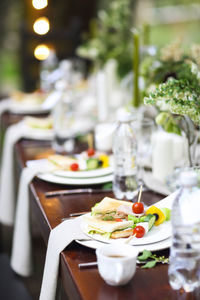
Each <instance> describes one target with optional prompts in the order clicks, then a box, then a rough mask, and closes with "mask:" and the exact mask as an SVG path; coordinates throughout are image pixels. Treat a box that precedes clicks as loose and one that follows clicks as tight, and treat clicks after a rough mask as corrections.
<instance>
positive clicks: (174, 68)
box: [0, 0, 200, 300]
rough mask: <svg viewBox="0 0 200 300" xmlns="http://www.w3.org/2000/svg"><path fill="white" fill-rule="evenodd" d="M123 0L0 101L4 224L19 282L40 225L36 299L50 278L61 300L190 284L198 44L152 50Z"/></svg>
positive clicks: (199, 119) (192, 288)
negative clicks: (35, 85) (36, 77)
mask: <svg viewBox="0 0 200 300" xmlns="http://www.w3.org/2000/svg"><path fill="white" fill-rule="evenodd" d="M130 2H131V1H130V0H112V1H111V3H109V4H108V5H107V6H108V7H107V10H102V11H99V12H98V13H97V15H96V18H95V19H94V20H92V22H91V24H89V27H91V28H90V29H89V30H90V31H91V32H90V33H89V34H86V35H85V36H84V39H83V41H81V45H79V46H78V47H77V49H76V50H75V51H76V53H75V57H71V56H69V57H68V58H67V59H64V60H60V62H58V61H57V63H58V67H57V68H54V70H53V69H52V70H49V71H48V74H47V73H46V75H47V76H46V77H45V76H44V75H45V70H43V72H42V71H41V73H40V79H41V80H43V83H42V82H40V84H41V87H42V86H43V88H44V90H43V91H41V90H40V89H37V90H35V91H34V92H30V93H28V92H21V91H19V90H14V91H13V92H12V93H10V96H9V98H7V99H3V100H2V101H1V102H0V116H2V115H3V114H4V115H5V118H1V121H2V125H4V127H2V128H6V131H5V136H4V141H3V148H2V158H1V161H2V163H1V172H0V175H1V176H0V222H1V224H2V225H3V226H8V227H12V228H13V236H12V245H11V249H10V250H11V251H10V252H11V258H10V264H11V267H12V270H13V271H14V272H15V273H16V274H17V275H19V276H22V277H31V276H32V274H34V272H35V265H34V256H36V255H38V254H37V253H34V238H35V237H34V234H33V232H34V230H37V229H38V232H37V238H38V236H39V238H40V239H41V237H42V240H43V242H44V245H43V248H45V249H43V250H45V251H46V252H45V261H44V256H43V257H42V256H41V257H42V258H41V260H40V262H41V263H43V265H44V267H43V268H42V280H41V288H40V291H39V293H38V298H39V299H40V300H46V299H47V300H54V299H56V297H57V295H58V294H59V293H60V286H59V284H60V282H61V285H62V287H63V288H64V289H63V290H64V291H65V293H66V294H67V297H68V298H69V299H70V300H71V299H72V300H74V299H77V300H90V299H92V298H96V299H99V300H102V299H105V300H107V299H111V298H113V299H115V298H116V299H120V300H121V299H126V298H131V297H134V298H138V299H139V298H141V299H143V298H144V299H145V297H147V295H148V297H149V299H165V298H166V299H185V298H184V297H185V293H191V295H192V296H193V295H196V288H197V289H198V288H199V282H200V281H199V270H198V267H197V265H198V263H199V259H198V258H199V256H198V255H199V222H200V220H199V216H198V211H199V205H198V203H197V200H196V199H197V198H198V196H199V194H200V191H199V187H200V184H199V179H200V176H199V158H200V148H199V138H200V135H199V125H200V105H199V99H200V89H199V84H200V72H199V67H200V64H199V53H200V46H199V45H195V44H194V45H191V46H190V47H188V48H187V47H185V46H184V44H182V43H181V41H179V40H178V41H175V42H173V43H171V44H169V43H168V44H166V45H165V46H162V47H161V46H159V48H157V47H156V46H155V45H151V44H150V41H149V38H150V25H149V24H142V26H141V28H140V26H137V22H138V20H137V19H136V21H135V19H134V23H135V24H134V27H133V24H132V8H133V7H132V6H131V5H132V4H131V3H130ZM134 5H137V4H134ZM138 5H139V4H138ZM129 6H130V7H129ZM130 8H131V9H130ZM133 9H135V8H133ZM41 39H42V37H41ZM119 41H120V43H119ZM53 51H54V50H53ZM77 57H78V58H77ZM80 58H81V60H79V59H80ZM83 59H84V60H85V64H83V61H82V60H83ZM46 62H47V61H46ZM40 67H41V69H42V63H41V66H40ZM54 67H55V66H54ZM86 69H87V70H86ZM5 112H7V114H5ZM15 114H16V115H17V116H19V117H20V118H21V120H20V121H19V122H18V123H16V124H11V125H10V126H7V125H8V124H10V123H12V121H10V123H9V116H10V115H15ZM47 114H48V116H47V117H43V116H44V115H47ZM30 115H31V116H30ZM42 115H43V116H42ZM7 121H8V123H6V122H7ZM13 123H14V122H13ZM16 183H18V185H17V186H16ZM190 199H191V205H190V203H189V200H190ZM180 216H181V217H180ZM195 222H196V223H195ZM179 225H180V226H179ZM179 227H180V228H181V229H182V232H181V230H180V228H179ZM177 245H178V246H177ZM178 247H179V248H180V249H181V250H180V251H182V252H181V255H180V253H179V251H177V249H178V250H179V248H178ZM190 253H192V255H193V256H194V259H193V260H192V259H191V257H190ZM192 255H191V256H192ZM193 256H192V258H193ZM42 259H43V261H42ZM180 261H181V263H179V262H180ZM181 268H182V269H183V272H182V269H181ZM190 279H191V280H190ZM193 282H194V283H193ZM197 292H198V291H197ZM59 296H60V295H59ZM59 296H58V297H59ZM189 297H190V295H189V296H188V299H191V298H189ZM60 298H61V297H60ZM192 299H193V298H192ZM197 299H199V298H198V297H197Z"/></svg>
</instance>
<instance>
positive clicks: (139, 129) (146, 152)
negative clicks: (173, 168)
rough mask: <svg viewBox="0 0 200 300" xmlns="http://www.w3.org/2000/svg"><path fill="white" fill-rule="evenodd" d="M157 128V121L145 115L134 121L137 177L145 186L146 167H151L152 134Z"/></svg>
mask: <svg viewBox="0 0 200 300" xmlns="http://www.w3.org/2000/svg"><path fill="white" fill-rule="evenodd" d="M155 128H156V126H155V123H154V121H153V120H152V119H151V118H147V117H143V118H141V119H139V120H135V121H133V130H134V132H135V135H136V140H137V166H138V176H137V177H138V183H139V185H141V184H142V185H143V186H145V183H144V168H145V167H151V155H152V134H153V132H154V131H155Z"/></svg>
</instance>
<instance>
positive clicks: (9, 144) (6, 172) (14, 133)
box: [0, 121, 53, 225]
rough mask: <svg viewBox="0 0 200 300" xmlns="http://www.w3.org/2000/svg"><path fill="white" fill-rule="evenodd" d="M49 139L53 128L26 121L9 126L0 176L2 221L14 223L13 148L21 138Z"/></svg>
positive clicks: (8, 223) (0, 211) (0, 213)
mask: <svg viewBox="0 0 200 300" xmlns="http://www.w3.org/2000/svg"><path fill="white" fill-rule="evenodd" d="M23 137H24V138H32V139H48V140H50V139H51V138H52V137H53V132H52V130H40V129H34V128H30V127H28V126H27V125H26V124H25V122H24V121H21V122H19V123H17V124H14V125H11V126H9V127H8V129H7V131H6V134H5V139H4V147H3V153H2V166H1V176H0V222H1V223H3V224H5V225H13V222H14V210H15V198H16V197H15V195H14V162H13V148H14V145H15V143H16V142H17V141H18V140H20V139H21V138H23Z"/></svg>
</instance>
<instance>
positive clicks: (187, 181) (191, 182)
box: [180, 171, 198, 186]
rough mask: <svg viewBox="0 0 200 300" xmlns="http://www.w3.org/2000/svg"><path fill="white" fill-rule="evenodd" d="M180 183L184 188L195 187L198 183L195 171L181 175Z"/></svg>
mask: <svg viewBox="0 0 200 300" xmlns="http://www.w3.org/2000/svg"><path fill="white" fill-rule="evenodd" d="M180 183H181V185H183V186H195V185H197V183H198V177H197V173H196V172H195V171H184V172H182V173H181V174H180Z"/></svg>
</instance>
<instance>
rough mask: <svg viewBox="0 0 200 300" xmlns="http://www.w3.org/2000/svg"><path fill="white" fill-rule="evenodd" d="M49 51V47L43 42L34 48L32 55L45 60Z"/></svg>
mask: <svg viewBox="0 0 200 300" xmlns="http://www.w3.org/2000/svg"><path fill="white" fill-rule="evenodd" d="M49 53H50V49H49V47H48V46H47V45H45V44H41V45H38V46H37V47H36V48H35V50H34V56H35V57H36V58H37V59H38V60H45V59H47V58H48V56H49Z"/></svg>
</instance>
